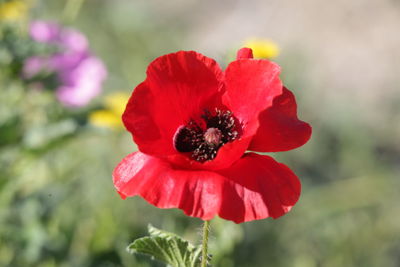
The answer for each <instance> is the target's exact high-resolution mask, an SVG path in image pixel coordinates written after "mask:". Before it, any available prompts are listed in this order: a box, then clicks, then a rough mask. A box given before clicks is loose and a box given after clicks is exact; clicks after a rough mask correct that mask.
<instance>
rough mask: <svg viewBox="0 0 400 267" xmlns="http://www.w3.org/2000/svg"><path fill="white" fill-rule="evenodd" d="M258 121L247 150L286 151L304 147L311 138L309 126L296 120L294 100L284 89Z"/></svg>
mask: <svg viewBox="0 0 400 267" xmlns="http://www.w3.org/2000/svg"><path fill="white" fill-rule="evenodd" d="M259 121H260V125H259V128H258V130H257V133H256V134H255V135H254V136H253V139H252V141H251V144H250V147H249V150H253V151H258V152H279V151H287V150H291V149H295V148H297V147H300V146H302V145H304V144H305V143H307V141H308V140H309V139H310V137H311V131H312V130H311V126H310V125H309V124H308V123H306V122H304V121H301V120H299V119H298V118H297V105H296V99H295V97H294V95H293V93H292V92H290V91H289V90H288V89H287V88H285V87H284V88H283V92H282V94H281V95H280V96H278V97H276V98H275V99H274V101H273V105H272V107H269V108H267V109H266V110H264V111H263V112H261V113H260V115H259Z"/></svg>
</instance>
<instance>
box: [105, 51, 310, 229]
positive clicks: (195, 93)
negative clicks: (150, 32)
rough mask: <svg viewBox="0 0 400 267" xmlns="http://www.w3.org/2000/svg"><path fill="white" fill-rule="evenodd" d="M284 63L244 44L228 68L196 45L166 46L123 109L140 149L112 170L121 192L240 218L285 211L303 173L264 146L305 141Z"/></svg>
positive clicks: (202, 214) (191, 211) (306, 129)
mask: <svg viewBox="0 0 400 267" xmlns="http://www.w3.org/2000/svg"><path fill="white" fill-rule="evenodd" d="M279 73H280V67H279V66H278V65H277V64H275V63H273V62H271V61H268V60H255V59H253V58H252V51H251V50H250V49H248V48H243V49H241V50H239V52H238V58H237V60H236V61H233V62H231V63H230V64H229V66H228V67H227V68H226V70H225V71H222V70H221V68H220V67H219V65H218V64H217V63H216V62H215V61H214V60H213V59H210V58H208V57H205V56H203V55H201V54H199V53H196V52H194V51H189V52H185V51H180V52H177V53H173V54H168V55H165V56H161V57H159V58H157V59H156V60H154V61H153V62H152V63H151V64H150V65H149V67H148V69H147V78H146V80H145V81H144V82H142V83H141V84H139V85H138V86H137V87H136V89H135V90H134V92H133V94H132V96H131V98H130V100H129V102H128V104H127V106H126V110H125V112H124V114H123V116H122V119H123V122H124V124H125V126H126V128H127V129H128V131H130V132H131V133H132V135H133V139H134V141H135V142H136V144H137V146H138V148H139V152H135V153H132V154H130V155H128V156H127V157H126V158H124V159H123V160H122V161H121V163H119V165H118V166H117V167H116V168H115V170H114V173H113V180H114V185H115V187H116V189H117V191H118V192H119V194H120V195H121V197H122V198H125V197H130V196H136V195H139V196H141V197H143V198H144V199H146V200H147V201H148V202H150V203H151V204H153V205H155V206H156V207H158V208H180V209H182V210H183V211H184V213H185V214H187V215H189V216H194V217H199V218H201V219H203V220H209V219H211V218H213V217H214V216H215V215H219V216H220V217H221V218H224V219H227V220H232V221H234V222H236V223H241V222H245V221H251V220H258V219H263V218H267V217H273V218H278V217H280V216H282V215H284V214H285V213H287V212H288V211H289V210H290V209H291V207H292V206H293V205H294V204H295V203H296V202H297V200H298V198H299V196H300V190H301V185H300V182H299V180H298V178H297V177H296V175H295V174H294V173H293V172H292V171H291V170H290V169H289V168H288V167H287V166H285V165H284V164H282V163H278V162H276V161H275V160H274V159H273V158H271V157H269V156H266V155H259V154H256V153H252V152H248V153H246V151H247V150H251V151H257V152H278V151H286V150H291V149H294V148H296V147H299V146H301V145H303V144H305V143H306V142H307V141H308V139H309V138H310V136H311V127H310V126H309V125H308V124H307V123H305V122H303V121H300V120H299V119H298V118H297V111H296V109H297V108H296V102H295V98H294V96H293V94H292V93H291V92H290V91H289V90H288V89H286V88H285V87H283V86H282V82H281V80H280V79H279Z"/></svg>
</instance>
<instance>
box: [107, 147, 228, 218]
mask: <svg viewBox="0 0 400 267" xmlns="http://www.w3.org/2000/svg"><path fill="white" fill-rule="evenodd" d="M113 180H114V186H115V187H116V189H117V191H118V193H119V194H120V195H121V197H122V198H125V197H131V196H136V195H140V196H141V197H143V198H144V199H146V200H147V201H148V202H149V203H151V204H153V205H154V206H156V207H158V208H180V209H182V210H183V211H184V212H185V214H186V215H188V216H193V217H199V218H202V219H203V220H210V219H212V218H213V217H214V216H215V214H216V213H217V211H218V210H219V207H220V201H221V192H222V188H221V186H222V184H223V181H224V178H223V177H222V176H221V175H219V174H217V173H214V172H208V171H186V170H175V169H173V168H172V167H171V165H170V164H169V163H168V162H167V161H163V160H161V159H159V158H156V157H152V156H149V155H146V154H143V153H141V152H135V153H132V154H130V155H128V156H127V157H125V158H124V159H123V160H122V161H121V162H120V163H119V164H118V166H117V167H116V168H115V170H114V172H113Z"/></svg>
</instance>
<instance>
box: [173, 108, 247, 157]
mask: <svg viewBox="0 0 400 267" xmlns="http://www.w3.org/2000/svg"><path fill="white" fill-rule="evenodd" d="M201 118H202V121H201V122H196V121H194V120H190V121H189V123H188V124H187V125H185V126H181V127H179V129H178V130H177V132H176V134H175V137H174V145H175V148H176V150H178V151H179V152H190V156H191V157H192V158H193V159H194V160H197V161H199V162H205V161H209V160H213V159H214V158H215V157H216V156H217V151H218V150H219V149H220V148H221V147H222V146H223V145H224V144H226V143H228V142H232V141H233V140H235V139H237V138H238V135H239V134H238V129H237V123H236V121H235V118H234V117H233V114H232V112H230V111H229V110H227V111H221V110H219V109H215V112H213V113H211V112H209V111H206V112H205V113H204V115H203V116H202V117H201ZM203 121H204V123H203ZM200 125H204V126H203V127H202V126H200Z"/></svg>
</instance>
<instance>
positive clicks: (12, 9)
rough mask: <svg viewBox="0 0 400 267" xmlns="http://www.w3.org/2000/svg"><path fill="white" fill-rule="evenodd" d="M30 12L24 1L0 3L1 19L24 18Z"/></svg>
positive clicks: (16, 19) (14, 19)
mask: <svg viewBox="0 0 400 267" xmlns="http://www.w3.org/2000/svg"><path fill="white" fill-rule="evenodd" d="M27 12H28V6H27V5H26V3H25V2H24V1H20V0H15V1H9V2H4V3H0V21H18V20H23V19H25V17H26V14H27Z"/></svg>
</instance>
